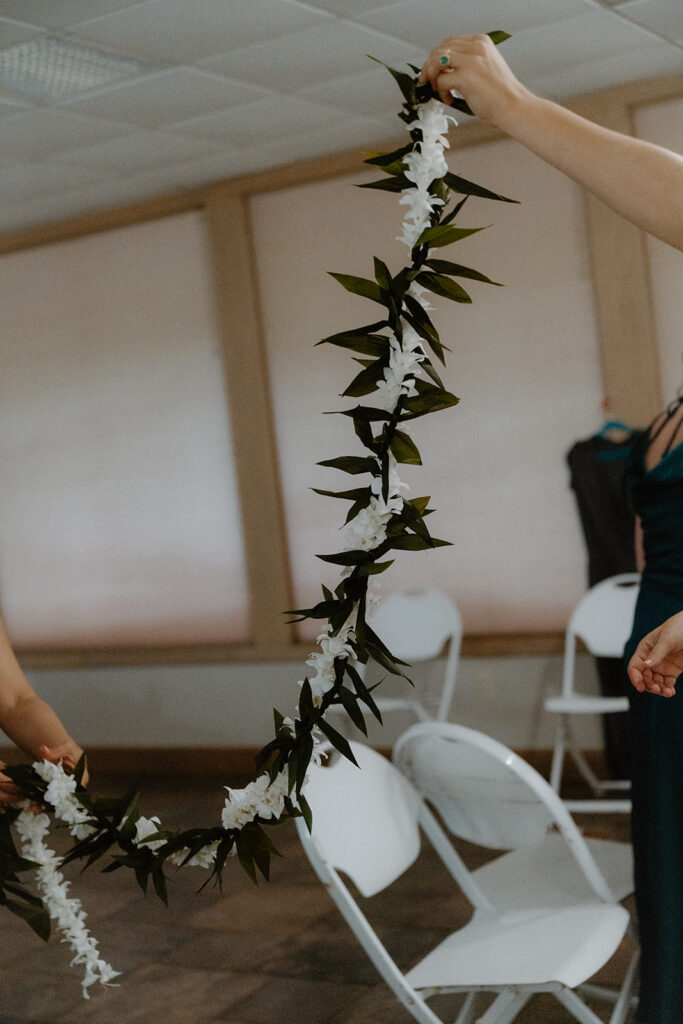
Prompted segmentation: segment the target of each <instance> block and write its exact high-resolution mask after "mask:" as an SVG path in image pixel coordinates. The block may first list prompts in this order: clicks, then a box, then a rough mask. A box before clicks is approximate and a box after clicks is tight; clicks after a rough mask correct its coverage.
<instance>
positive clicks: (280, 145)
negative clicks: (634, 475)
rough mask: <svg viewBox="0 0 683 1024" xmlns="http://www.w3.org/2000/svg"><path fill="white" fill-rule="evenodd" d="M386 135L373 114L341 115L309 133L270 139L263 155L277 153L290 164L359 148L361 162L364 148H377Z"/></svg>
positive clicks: (281, 161)
mask: <svg viewBox="0 0 683 1024" xmlns="http://www.w3.org/2000/svg"><path fill="white" fill-rule="evenodd" d="M399 133H400V128H399ZM385 139H386V133H385V132H383V131H382V128H381V126H379V125H378V123H377V122H376V121H374V120H372V119H371V118H362V117H358V118H347V119H342V118H340V119H338V120H336V121H333V122H330V123H328V124H327V125H320V126H319V127H318V128H316V129H315V130H313V131H311V132H308V133H306V134H305V135H299V136H296V135H291V136H288V137H286V138H284V139H281V140H278V141H277V142H270V143H266V144H265V145H264V146H263V147H262V155H263V156H265V157H268V156H271V155H272V156H273V157H275V156H276V157H277V163H278V164H286V163H294V162H296V161H298V160H309V159H312V158H313V157H317V156H324V155H327V154H329V153H342V152H344V151H345V150H347V149H354V148H357V149H358V151H359V165H360V162H361V151H362V150H363V149H373V148H374V147H376V146H378V145H380V144H381V143H382V142H384V141H385Z"/></svg>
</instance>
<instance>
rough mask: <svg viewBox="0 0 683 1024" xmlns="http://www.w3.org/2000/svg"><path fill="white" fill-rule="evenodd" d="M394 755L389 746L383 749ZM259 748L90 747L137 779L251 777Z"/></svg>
mask: <svg viewBox="0 0 683 1024" xmlns="http://www.w3.org/2000/svg"><path fill="white" fill-rule="evenodd" d="M380 749H381V750H382V753H383V754H385V755H390V753H391V751H390V750H389V749H388V748H385V749H383V748H380ZM258 751H259V748H258V747H89V748H88V764H89V768H90V774H91V776H92V777H93V779H96V778H97V776H98V775H122V776H132V777H135V778H173V777H178V776H182V777H184V778H189V779H195V778H209V777H214V778H222V779H225V780H227V781H230V780H233V779H235V778H251V777H253V776H254V774H255V771H256V767H255V763H254V759H255V757H256V755H257V753H258ZM517 753H518V754H519V755H520V757H523V758H524V760H525V761H528V762H529V764H530V765H532V767H534V768H535V769H536V771H538V772H540V773H541V775H543V776H545V778H548V775H549V773H550V762H551V760H552V750H551V749H549V748H545V749H543V748H540V749H537V748H527V749H521V750H518V751H517ZM584 755H585V757H586V760H587V761H588V763H589V764H590V766H591V767H592V768H593V770H594V771H595V772H596V773H597V774H598V775H603V774H604V771H605V767H604V754H603V752H602V750H587V751H584ZM22 760H24V761H25V760H26V759H25V758H22V757H21V755H20V754H19V752H18V751H17V750H16V749H15V748H14V747H0V761H4V762H5V763H6V764H17V763H19V762H20V761H22ZM577 778H578V773H577V772H576V768H575V766H574V763H573V761H572V760H571V758H567V765H566V770H565V779H566V780H567V781H568V782H569V781H575V780H576V779H577Z"/></svg>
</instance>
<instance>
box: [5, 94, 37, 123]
mask: <svg viewBox="0 0 683 1024" xmlns="http://www.w3.org/2000/svg"><path fill="white" fill-rule="evenodd" d="M32 109H33V103H31V102H30V101H29V100H20V99H19V97H18V96H10V95H9V94H5V95H4V96H0V117H7V115H8V114H17V113H19V111H21V110H32Z"/></svg>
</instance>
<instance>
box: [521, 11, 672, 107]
mask: <svg viewBox="0 0 683 1024" xmlns="http://www.w3.org/2000/svg"><path fill="white" fill-rule="evenodd" d="M651 44H652V37H651V36H649V35H648V34H647V33H646V32H644V31H643V30H642V29H641V28H640V27H639V26H638V25H633V24H631V22H629V21H625V20H624V19H623V18H619V17H615V15H614V14H613V13H612V12H609V11H597V10H596V11H593V12H589V13H587V14H583V15H581V16H580V17H578V18H571V19H568V20H566V21H563V22H561V23H560V24H559V25H544V26H541V27H540V28H535V29H529V31H527V32H524V33H520V34H519V35H517V36H514V35H513V37H512V39H508V40H507V42H506V43H505V56H506V59H507V60H508V61H509V62H510V64H511V66H512V67H513V68H514V70H515V73H516V74H518V75H519V76H520V77H521V78H522V81H524V82H526V81H527V80H528V79H530V78H531V77H533V78H534V79H536V78H540V77H545V76H547V75H553V74H555V73H557V72H559V71H560V70H561V69H563V68H567V69H569V68H572V67H573V68H574V69H575V73H574V76H573V81H574V82H575V83H576V84H575V86H574V88H573V90H572V91H574V92H577V93H580V92H588V91H590V89H591V88H592V85H591V84H588V85H586V86H585V88H584V87H583V82H582V79H581V76H580V74H579V73H578V69H579V68H580V67H581V66H582V65H584V64H586V63H588V62H590V61H593V60H604V61H606V60H608V59H609V58H610V57H615V56H619V55H622V54H623V55H626V54H637V53H638V51H639V50H640V49H642V47H644V46H650V45H651ZM528 69H533V70H532V72H531V74H530V72H529V70H528ZM626 74H628V72H626ZM635 77H636V76H635V75H631V76H630V79H631V81H633V80H635ZM625 80H626V79H625Z"/></svg>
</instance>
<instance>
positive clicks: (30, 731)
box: [1, 692, 76, 758]
mask: <svg viewBox="0 0 683 1024" xmlns="http://www.w3.org/2000/svg"><path fill="white" fill-rule="evenodd" d="M1 724H2V729H3V732H5V733H6V734H7V735H8V736H9V738H10V739H11V740H12V742H13V743H14V744H15V745H16V746H17V747H19V748H20V750H22V751H23V752H24V753H25V754H28V755H29V757H33V758H37V757H39V756H40V755H39V750H40V748H41V747H48V748H50V749H51V750H56V749H61V748H63V747H65V746H68V745H72V746H73V747H74V748H75V747H76V744H75V743H74V741H73V740H72V739H71V737H70V736H69V734H68V733H67V731H66V729H65V728H64V726H63V725H62V723H61V722H60V720H59V718H58V717H57V715H56V714H55V712H54V711H53V710H52V708H51V707H50V706H49V704H46V703H45V701H44V700H41V699H40V698H39V697H38V696H37V694H35V693H32V692H31V693H29V694H26V695H25V696H24V695H22V696H21V697H20V698H19V699H18V700H17V701H16V703H15V704H14V705H13V706H12V707H11V708H9V709H7V710H6V711H5V713H4V715H3V718H2V723H1Z"/></svg>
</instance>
